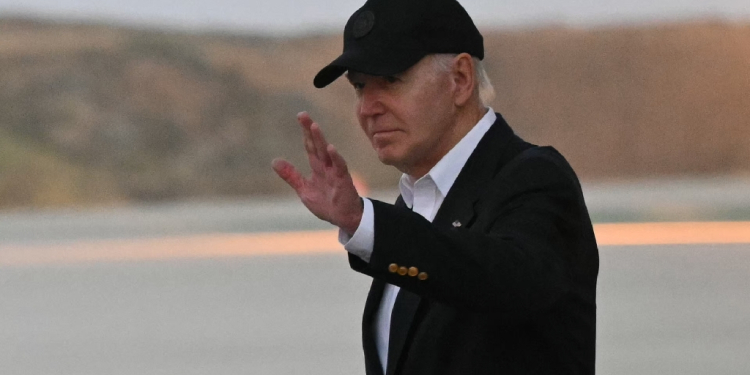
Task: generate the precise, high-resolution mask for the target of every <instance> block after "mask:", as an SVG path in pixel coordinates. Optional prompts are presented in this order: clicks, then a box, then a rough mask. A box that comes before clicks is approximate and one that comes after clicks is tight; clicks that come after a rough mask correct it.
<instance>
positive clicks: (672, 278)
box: [0, 244, 750, 375]
mask: <svg viewBox="0 0 750 375" xmlns="http://www.w3.org/2000/svg"><path fill="white" fill-rule="evenodd" d="M748 270H750V245H743V244H735V245H716V246H712V245H696V246H684V245H681V246H623V247H603V248H602V249H601V273H600V279H599V288H598V293H599V296H598V298H599V312H598V319H599V322H598V331H599V332H598V355H597V359H598V364H597V366H598V373H599V374H609V375H630V374H654V375H657V374H658V375H665V374H680V375H684V374H696V375H698V374H738V375H739V374H747V373H750V359H748V357H747V353H750V319H748V318H747V317H748V316H750V298H748V290H750V272H748ZM368 285H369V279H368V278H367V277H365V276H362V275H359V274H357V273H354V272H352V271H350V270H349V269H348V266H347V264H346V261H345V256H344V255H343V254H337V253H335V252H334V253H329V254H320V255H295V256H256V257H242V258H220V259H210V258H208V259H193V260H179V259H171V260H162V261H126V262H99V263H91V264H78V265H75V264H73V265H62V266H60V265H34V266H17V267H14V266H5V267H2V268H0V296H2V302H0V317H2V319H0V373H2V374H19V375H26V374H59V375H67V374H70V375H84V374H112V375H115V374H138V375H148V374H268V375H277V374H278V375H282V374H283V375H287V374H310V375H317V374H320V375H323V374H328V375H330V374H342V375H344V374H347V375H348V374H362V373H363V366H362V355H361V351H360V341H359V340H360V333H359V324H360V313H361V309H362V306H363V304H364V298H365V294H366V292H367V288H368Z"/></svg>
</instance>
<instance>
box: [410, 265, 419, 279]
mask: <svg viewBox="0 0 750 375" xmlns="http://www.w3.org/2000/svg"><path fill="white" fill-rule="evenodd" d="M418 273H419V269H418V268H417V267H411V268H409V276H411V277H414V276H417V274H418Z"/></svg>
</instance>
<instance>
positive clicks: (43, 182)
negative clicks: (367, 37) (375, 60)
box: [0, 0, 750, 375]
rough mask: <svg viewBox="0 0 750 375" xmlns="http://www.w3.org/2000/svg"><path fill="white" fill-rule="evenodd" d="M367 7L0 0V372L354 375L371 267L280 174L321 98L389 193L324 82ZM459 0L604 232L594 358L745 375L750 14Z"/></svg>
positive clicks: (347, 145) (617, 368)
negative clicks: (320, 86) (353, 257)
mask: <svg viewBox="0 0 750 375" xmlns="http://www.w3.org/2000/svg"><path fill="white" fill-rule="evenodd" d="M361 3H363V1H359V0H358V1H353V0H332V1H326V2H303V1H299V0H280V1H274V2H270V3H269V2H258V1H245V2H234V1H228V0H218V1H213V2H207V1H206V2H183V3H179V4H175V3H174V2H168V1H164V0H150V1H143V0H134V1H130V2H121V1H113V0H106V1H97V2H92V1H80V0H61V1H51V0H26V1H23V2H18V1H9V0H0V297H1V298H2V302H0V316H2V317H3V319H0V373H9V374H173V373H184V374H193V373H194V374H236V373H251V374H271V375H274V374H356V373H362V371H363V370H362V369H363V366H362V363H361V362H362V358H361V354H360V353H361V352H360V343H359V318H360V311H361V308H362V307H363V305H364V298H365V295H366V291H367V287H368V285H369V279H367V278H366V277H364V276H361V275H358V274H354V273H353V272H352V271H350V270H348V267H347V265H346V262H345V257H344V256H343V254H341V253H340V252H341V251H343V250H341V249H340V247H339V246H338V245H337V243H336V242H335V233H334V232H331V228H330V226H328V225H327V224H325V223H321V222H319V221H317V220H316V219H315V218H314V217H312V216H311V215H310V214H308V213H307V212H305V210H304V208H303V207H301V205H300V204H298V202H297V201H296V199H295V198H294V197H292V196H290V194H292V191H291V189H289V188H287V187H286V186H285V185H284V183H283V182H282V181H281V180H280V179H278V178H277V177H276V176H275V174H274V173H273V172H272V170H271V168H270V161H271V160H272V159H273V158H275V157H278V156H283V157H285V158H287V159H289V160H290V161H292V162H294V163H295V164H297V165H300V166H303V165H305V164H306V162H305V159H304V154H303V150H302V147H301V142H300V141H299V140H300V139H301V136H300V134H299V129H298V125H297V124H296V121H295V114H296V113H297V112H299V111H302V110H306V111H309V112H310V113H311V115H312V116H313V118H314V119H316V120H317V121H318V122H319V123H320V124H321V126H322V127H323V129H324V131H325V132H326V134H327V137H328V138H329V140H330V141H331V142H332V143H334V144H336V145H337V146H338V149H339V150H340V151H341V152H342V154H343V155H344V156H345V157H346V158H347V160H348V161H349V163H350V166H351V168H352V169H353V170H355V171H356V173H357V175H358V176H359V178H360V179H361V180H362V181H363V182H365V183H366V184H367V185H368V186H369V187H370V188H371V190H372V192H373V193H372V195H374V196H375V197H381V198H383V199H386V200H393V199H395V193H394V190H393V189H394V187H395V186H396V182H397V179H398V173H397V172H396V171H394V170H392V169H391V168H389V167H385V166H382V165H380V163H379V162H378V161H377V159H376V158H375V156H374V154H373V153H371V152H369V150H370V146H369V144H368V142H367V140H366V138H365V137H364V135H363V134H362V133H361V131H360V129H359V127H358V126H357V125H356V120H355V118H354V116H353V111H352V109H353V106H354V95H353V91H352V89H351V88H350V87H349V86H348V84H347V83H346V82H344V81H343V80H340V81H338V82H336V83H334V84H332V85H331V86H330V87H328V88H326V89H324V90H317V89H315V88H314V87H313V86H312V77H313V76H314V75H315V73H316V72H317V71H318V70H319V69H320V68H321V67H323V66H324V65H326V64H327V63H328V62H330V60H331V59H332V58H333V57H335V56H337V55H338V53H340V50H341V36H340V30H341V29H342V28H343V25H344V23H345V22H346V19H347V18H348V16H349V15H350V14H351V13H352V12H353V11H354V10H356V9H357V8H358V7H359V6H360V5H361ZM461 3H462V4H464V6H465V7H466V8H467V10H468V12H469V13H470V14H471V15H472V16H473V17H474V18H475V20H476V21H477V23H478V25H479V26H480V30H481V31H482V32H483V34H484V36H485V48H486V51H487V56H486V59H485V62H486V66H487V68H488V71H489V75H490V78H491V79H492V81H493V84H494V86H495V88H496V90H497V93H498V95H497V98H496V99H495V101H494V102H493V103H492V107H493V108H494V109H495V110H497V111H499V112H501V113H502V114H503V115H504V116H505V118H506V119H507V120H508V122H509V123H510V124H511V126H512V127H513V128H514V129H515V130H516V132H517V133H519V134H520V135H521V136H522V137H524V138H526V139H527V140H529V141H531V142H533V143H537V144H544V145H546V144H551V145H553V146H555V147H556V148H557V149H559V150H560V151H561V152H562V153H563V154H564V155H565V156H566V157H567V158H568V160H569V161H570V162H571V164H572V165H573V167H574V168H575V169H576V171H577V172H578V174H579V176H580V177H581V179H582V181H583V184H584V191H585V193H586V199H587V202H588V205H589V208H590V210H591V212H592V217H593V219H594V220H595V221H596V222H597V225H598V227H597V228H598V229H601V231H598V232H597V236H598V239H599V240H600V245H601V258H602V268H601V277H600V287H599V293H600V295H599V311H600V313H599V319H600V321H599V332H600V333H599V344H598V345H599V349H598V350H599V356H598V368H599V372H600V373H603V374H623V375H625V374H660V375H661V374H706V373H718V374H747V373H748V372H749V371H750V361H749V360H747V359H746V355H745V353H747V352H748V351H750V344H748V340H747V337H750V322H748V320H747V319H746V318H745V317H746V316H747V315H748V314H750V302H748V299H747V298H746V297H745V295H746V291H747V290H748V288H750V272H748V270H750V251H748V250H749V249H750V248H749V246H750V238H749V237H750V224H748V222H750V3H748V2H747V1H746V0H715V1H712V2H705V1H698V0H657V1H645V0H634V1H630V2H622V1H614V0H606V1H599V2H595V3H591V2H585V1H581V0H566V1H559V2H554V1H551V0H537V1H531V2H515V3H514V2H498V1H482V0H464V1H461ZM695 221H702V222H713V224H715V225H713V224H712V225H703V224H700V223H698V224H696V226H685V227H681V228H683V230H684V233H688V232H691V233H692V234H696V233H698V234H701V233H702V234H705V236H703V237H700V236H687V235H680V234H679V233H678V232H670V233H672V234H669V235H665V234H664V233H663V232H664V231H669V230H672V229H665V227H664V226H651V227H639V228H641V229H639V230H633V229H632V228H633V227H629V226H628V225H630V224H628V223H634V222H641V223H649V222H695ZM605 223H623V224H622V227H618V228H620V229H622V230H623V231H621V232H617V233H621V234H619V235H618V236H619V237H617V239H616V240H615V239H611V240H610V237H608V235H605V234H606V233H610V232H605V231H604V228H605V226H606V225H609V224H605ZM722 223H723V224H722ZM704 224H705V223H704ZM709 224H710V223H709ZM618 225H619V224H618ZM607 228H610V227H607ZM628 228H630V229H628ZM642 228H646V229H645V230H643V229H642ZM684 228H689V229H684ZM620 229H618V230H620ZM660 231H661V232H660ZM674 233H677V235H674ZM600 234H601V236H600ZM670 236H672V237H670ZM611 238H614V237H611ZM664 238H676V240H674V239H672V240H669V241H667V240H664ZM701 238H702V239H701ZM626 245H627V246H626ZM332 252H333V254H331V253H332Z"/></svg>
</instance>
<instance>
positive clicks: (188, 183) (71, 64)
mask: <svg viewBox="0 0 750 375" xmlns="http://www.w3.org/2000/svg"><path fill="white" fill-rule="evenodd" d="M0 35H2V38H0V207H21V206H65V205H74V204H102V203H107V204H112V203H125V202H130V201H156V200H165V199H185V198H197V197H214V196H243V195H249V194H276V193H289V192H290V190H289V189H288V188H286V187H285V186H284V184H283V182H281V181H280V180H279V179H278V178H276V177H275V175H274V174H273V172H272V171H271V169H270V161H271V159H273V158H274V157H277V156H284V157H286V158H287V159H290V160H291V161H293V162H295V163H296V164H298V165H300V166H302V165H304V164H305V161H304V155H303V152H302V149H301V143H300V141H299V140H300V134H299V130H298V126H297V124H296V121H295V114H296V113H297V112H299V111H302V110H307V111H309V112H310V113H311V114H312V116H313V118H315V119H316V120H318V121H319V122H320V123H321V125H322V127H323V128H324V130H325V131H326V133H327V135H328V138H329V140H330V141H332V142H333V143H335V144H336V145H337V146H339V148H340V149H341V151H342V153H343V154H344V155H345V157H347V159H348V160H349V162H350V164H351V166H352V169H354V170H355V171H357V172H358V173H359V174H360V175H362V176H363V177H364V178H365V179H366V180H367V181H368V182H369V183H370V185H371V186H375V187H392V186H394V184H395V181H396V179H397V177H398V174H397V173H396V172H395V171H393V170H391V169H390V168H388V167H384V166H381V165H380V164H379V163H378V162H377V159H376V158H375V157H374V155H373V153H372V152H370V147H369V144H368V142H367V140H366V139H365V137H364V136H363V135H362V134H361V132H360V130H359V128H358V126H357V125H356V121H355V119H354V117H353V114H352V108H353V105H354V102H353V99H354V98H353V92H352V90H351V88H349V87H348V85H347V84H346V83H345V82H343V80H339V81H338V82H336V83H334V84H333V85H331V86H330V87H329V88H327V89H324V90H317V89H315V88H314V87H313V86H312V77H313V76H314V75H315V73H316V72H317V70H318V69H320V68H321V67H323V66H325V65H326V64H327V63H328V62H330V60H332V59H333V58H334V57H335V56H337V55H338V53H340V50H341V38H340V36H338V35H334V36H330V35H324V36H310V37H306V38H295V39H274V38H258V37H252V36H236V35H220V34H200V35H195V34H178V33H166V32H162V31H156V30H151V31H147V30H135V29H124V28H116V27H108V26H103V25H69V24H55V23H43V22H36V21H30V20H18V19H5V20H0ZM485 44H486V50H487V58H486V63H487V67H488V70H489V73H490V76H491V78H492V79H493V83H494V84H495V87H496V89H497V91H498V97H497V99H496V101H495V103H493V107H494V108H495V109H496V110H497V111H500V112H502V113H503V115H504V116H505V117H506V119H508V121H509V123H510V124H511V125H512V126H513V127H514V128H515V129H516V131H517V132H518V133H519V134H520V135H522V136H524V137H526V138H527V139H528V140H530V141H532V142H534V143H538V144H552V145H554V146H555V147H557V148H558V149H560V150H561V151H562V152H563V154H565V155H566V156H567V157H568V159H569V160H570V162H571V163H572V164H573V166H574V167H575V168H576V169H577V171H578V173H579V174H580V175H581V177H582V179H584V180H594V179H605V178H620V179H628V178H642V177H655V176H686V175H722V174H737V173H744V174H747V173H750V126H748V125H749V124H750V25H748V24H731V23H718V22H704V23H699V22H695V23H683V24H666V25H651V26H643V27H629V28H610V29H593V30H578V29H566V28H549V29H537V30H521V31H510V30H509V31H485Z"/></svg>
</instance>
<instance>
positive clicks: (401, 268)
mask: <svg viewBox="0 0 750 375" xmlns="http://www.w3.org/2000/svg"><path fill="white" fill-rule="evenodd" d="M408 272H409V270H407V269H406V267H399V269H398V274H399V275H401V276H405V275H406V274H407V273H408Z"/></svg>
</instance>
